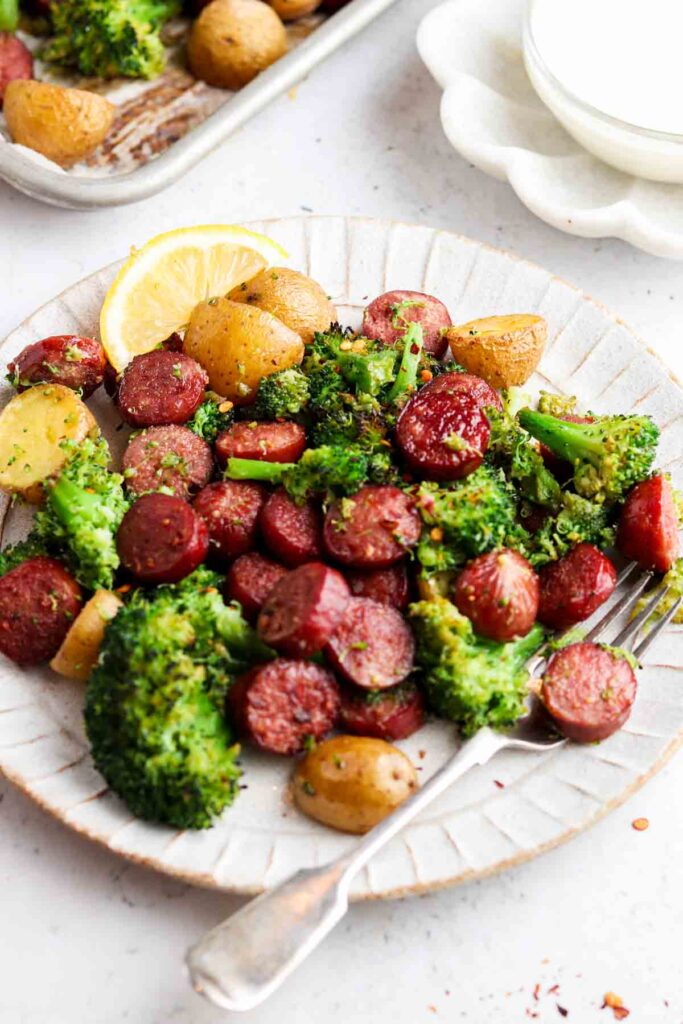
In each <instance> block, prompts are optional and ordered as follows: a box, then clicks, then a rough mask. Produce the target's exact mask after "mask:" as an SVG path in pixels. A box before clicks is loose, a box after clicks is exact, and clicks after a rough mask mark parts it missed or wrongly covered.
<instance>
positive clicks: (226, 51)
mask: <svg viewBox="0 0 683 1024" xmlns="http://www.w3.org/2000/svg"><path fill="white" fill-rule="evenodd" d="M286 52H287V33H286V31H285V26H284V25H283V24H282V21H281V20H280V18H278V16H277V14H276V13H275V11H274V10H273V8H272V7H270V6H269V5H268V4H265V3H262V0H213V2H212V3H210V4H209V5H208V7H205V8H204V10H203V11H202V13H201V14H200V15H199V17H198V18H197V20H196V21H195V22H194V24H193V26H192V29H191V30H190V36H189V39H188V41H187V59H188V62H189V65H190V70H191V71H192V74H193V75H194V76H195V77H196V78H200V79H201V80H202V81H203V82H208V84H209V85H215V86H217V87H218V88H219V89H240V88H241V87H242V86H243V85H246V84H247V82H251V80H252V78H255V77H256V76H257V75H258V74H259V72H261V71H264V70H265V69H266V68H268V67H270V65H271V64H273V63H274V62H275V61H276V60H278V58H279V57H282V56H283V55H284V54H285V53H286Z"/></svg>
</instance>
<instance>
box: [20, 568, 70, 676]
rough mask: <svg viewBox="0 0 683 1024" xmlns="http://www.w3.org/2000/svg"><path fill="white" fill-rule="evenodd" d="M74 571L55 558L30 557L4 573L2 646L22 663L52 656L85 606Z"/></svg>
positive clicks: (34, 663) (27, 663) (36, 663)
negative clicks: (73, 574)
mask: <svg viewBox="0 0 683 1024" xmlns="http://www.w3.org/2000/svg"><path fill="white" fill-rule="evenodd" d="M82 601H83V596H82V594H81V588H80V587H79V585H78V583H77V582H76V580H75V579H74V578H73V576H72V575H71V574H70V573H68V572H67V571H66V569H65V568H64V566H63V565H62V564H61V563H60V562H57V561H56V560H55V559H54V558H45V557H43V556H39V557H38V558H29V559H28V560H27V561H26V562H22V563H21V565H18V566H17V567H16V569H12V570H10V572H8V573H5V575H4V576H2V577H1V578H0V651H2V653H3V654H4V655H5V656H6V657H7V658H11V660H12V661H15V662H16V663H17V665H38V664H39V663H40V662H41V661H49V660H50V658H53V657H54V655H55V654H56V653H57V651H58V650H59V648H60V647H61V645H62V641H63V640H64V637H65V636H66V634H67V633H68V631H69V627H70V626H71V623H72V622H73V620H74V619H75V618H76V616H77V615H78V613H79V612H80V610H81V604H82Z"/></svg>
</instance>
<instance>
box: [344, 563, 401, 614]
mask: <svg viewBox="0 0 683 1024" xmlns="http://www.w3.org/2000/svg"><path fill="white" fill-rule="evenodd" d="M346 582H347V583H348V585H349V587H350V588H351V593H352V594H353V596H354V597H369V598H371V599H372V600H373V601H379V603H380V604H389V605H391V606H392V608H398V610H399V611H403V609H404V608H407V606H408V599H409V595H410V584H409V581H408V573H407V570H406V567H405V565H404V564H403V563H402V562H399V564H398V565H391V566H390V567H389V568H388V569H365V570H363V569H352V570H349V572H347V573H346Z"/></svg>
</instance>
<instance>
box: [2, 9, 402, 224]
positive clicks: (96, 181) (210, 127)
mask: <svg viewBox="0 0 683 1024" xmlns="http://www.w3.org/2000/svg"><path fill="white" fill-rule="evenodd" d="M395 2H396V0H352V2H351V3H350V4H348V5H347V6H346V7H345V8H343V9H342V10H341V11H338V12H337V13H336V14H332V15H330V16H329V17H327V18H326V17H324V16H322V15H318V14H314V15H311V16H309V17H308V18H302V19H300V20H299V21H297V22H293V23H291V24H290V25H289V26H288V35H289V40H290V50H289V52H288V53H287V54H286V56H284V57H281V58H280V60H278V61H276V63H275V64H273V65H272V66H271V67H270V68H268V70H267V71H264V72H262V73H261V74H260V75H259V76H258V77H257V78H256V79H254V81H253V82H250V84H249V85H247V86H245V87H244V88H242V89H240V91H239V92H235V93H232V92H228V91H226V90H222V89H213V88H211V87H210V86H208V85H206V84H205V83H204V82H198V81H197V80H196V79H194V78H193V77H192V76H191V75H190V74H189V73H188V71H187V70H186V69H185V68H184V67H183V66H182V64H181V62H180V60H179V58H178V55H177V53H176V50H179V49H180V47H181V44H182V38H183V37H184V34H185V31H186V27H187V23H182V22H180V21H179V22H178V23H177V24H174V25H172V26H169V32H170V33H171V37H170V39H169V40H168V41H169V44H170V45H169V64H168V67H167V69H166V71H164V73H163V74H162V75H161V76H160V77H159V78H157V79H155V80H154V81H152V82H133V81H124V80H118V81H117V82H114V83H108V84H106V85H105V84H103V83H101V82H99V83H98V82H93V81H92V80H90V81H88V80H85V79H82V78H81V79H65V78H64V77H59V78H57V77H56V76H55V75H54V74H53V73H51V72H50V71H49V70H48V69H47V68H46V67H45V66H43V67H42V68H40V72H39V75H38V77H40V78H43V79H47V80H51V81H59V82H62V83H64V84H72V85H80V86H81V87H83V88H90V89H93V90H94V91H97V92H101V93H102V94H103V95H106V96H108V98H109V99H111V100H112V102H114V103H116V105H117V108H118V110H117V117H116V120H115V122H114V125H113V127H112V129H111V131H110V133H109V135H108V136H107V138H106V140H105V142H104V143H103V145H102V146H101V147H100V148H99V149H98V150H97V151H96V152H95V153H94V154H93V155H92V156H91V157H90V158H89V159H88V160H87V161H86V162H84V163H81V164H78V165H76V167H74V168H71V169H70V170H69V171H63V170H62V169H61V168H59V167H57V165H56V164H53V163H51V162H50V161H48V160H46V159H45V158H44V157H41V156H40V155H39V154H37V153H33V152H32V151H31V150H27V149H25V148H24V147H23V146H16V145H13V144H12V143H11V142H10V140H9V137H8V135H7V132H6V129H5V128H4V125H3V124H2V119H1V116H0V178H2V179H3V180H4V181H6V182H8V183H9V184H10V185H13V186H14V187H15V188H17V189H19V190H20V191H21V192H25V193H26V194H27V195H30V196H32V197H33V198H35V199H40V200H42V201H43V202H45V203H51V204H52V205H55V206H64V207H69V208H71V209H79V210H94V209H99V208H100V207H104V206H120V205H123V204H125V203H135V202H138V201H140V200H141V199H146V198H147V196H151V195H154V194H155V193H156V192H160V191H161V190H162V189H164V188H166V187H167V186H168V185H170V184H172V183H173V182H174V181H177V179H178V178H180V177H181V176H182V175H183V174H185V173H186V172H187V171H189V170H190V169H191V168H192V167H194V165H195V164H196V163H198V162H199V161H200V160H201V159H202V158H203V157H204V156H206V155H207V153H210V152H211V150H212V149H215V148H216V146H219V145H220V144H221V143H222V142H224V141H225V139H227V138H228V136H229V135H231V133H232V132H234V131H235V129H237V128H239V127H240V126H241V125H242V124H244V123H245V122H246V121H248V120H249V119H251V118H252V117H253V116H254V115H255V114H256V113H258V111H259V110H261V108H262V107H264V106H265V105H266V104H267V103H270V102H271V100H273V99H275V97H276V96H278V95H280V93H282V92H285V91H286V90H287V89H291V88H292V87H293V86H295V85H296V84H297V83H298V82H300V81H301V80H302V79H303V78H304V77H305V76H306V75H307V74H308V72H309V71H310V70H311V69H312V68H313V67H315V65H316V64H318V63H319V62H320V61H322V60H324V59H325V57H327V56H328V55H329V54H331V53H332V52H333V51H334V50H336V49H337V48H338V47H339V46H341V45H342V43H345V42H346V40H347V39H350V38H351V37H352V36H353V35H355V34H356V33H357V32H359V31H360V30H361V29H363V28H364V27H365V26H366V25H368V24H369V23H370V22H371V21H372V20H373V19H374V18H376V17H377V16H378V15H379V14H381V13H382V11H384V10H386V8H388V7H390V6H391V4H393V3H395ZM174 32H175V33H176V36H177V38H176V39H174V38H173V33H174ZM23 38H24V39H26V37H23ZM174 44H175V45H174Z"/></svg>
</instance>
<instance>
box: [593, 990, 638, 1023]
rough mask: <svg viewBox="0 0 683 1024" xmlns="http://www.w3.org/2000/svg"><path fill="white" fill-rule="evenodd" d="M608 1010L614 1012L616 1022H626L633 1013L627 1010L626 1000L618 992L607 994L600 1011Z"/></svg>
mask: <svg viewBox="0 0 683 1024" xmlns="http://www.w3.org/2000/svg"><path fill="white" fill-rule="evenodd" d="M606 1008H609V1009H610V1010H611V1011H612V1013H613V1014H614V1019H615V1020H626V1018H627V1017H628V1016H629V1014H630V1012H631V1011H630V1010H627V1009H626V1007H625V1006H624V1000H623V999H622V998H621V996H618V995H617V994H616V992H605V994H604V996H603V1000H602V1006H601V1007H600V1009H601V1010H604V1009H606Z"/></svg>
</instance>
